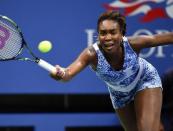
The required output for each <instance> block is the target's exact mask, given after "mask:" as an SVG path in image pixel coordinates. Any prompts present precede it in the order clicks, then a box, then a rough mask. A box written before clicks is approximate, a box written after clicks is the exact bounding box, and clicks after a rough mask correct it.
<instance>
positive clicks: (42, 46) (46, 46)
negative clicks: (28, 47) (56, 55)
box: [38, 40, 52, 53]
mask: <svg viewBox="0 0 173 131" xmlns="http://www.w3.org/2000/svg"><path fill="white" fill-rule="evenodd" d="M51 49H52V43H51V42H50V41H48V40H44V41H41V42H40V43H39V44H38V50H39V51H40V52H42V53H47V52H49V51H50V50H51Z"/></svg>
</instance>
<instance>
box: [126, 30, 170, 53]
mask: <svg viewBox="0 0 173 131" xmlns="http://www.w3.org/2000/svg"><path fill="white" fill-rule="evenodd" d="M128 40H129V42H130V44H131V46H132V48H133V49H134V50H135V51H136V52H139V51H140V50H141V49H143V48H149V47H156V46H162V45H167V44H173V33H172V32H170V33H163V34H157V35H152V36H146V35H141V36H136V37H128Z"/></svg>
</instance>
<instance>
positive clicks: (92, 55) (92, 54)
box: [79, 46, 97, 63]
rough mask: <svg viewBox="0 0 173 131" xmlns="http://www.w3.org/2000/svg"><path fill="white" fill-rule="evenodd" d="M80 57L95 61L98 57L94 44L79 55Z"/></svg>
mask: <svg viewBox="0 0 173 131" xmlns="http://www.w3.org/2000/svg"><path fill="white" fill-rule="evenodd" d="M79 58H80V59H83V60H85V61H88V63H93V61H95V60H96V58H97V53H96V51H95V49H94V47H93V46H89V47H86V48H85V49H84V50H83V51H82V53H81V54H80V56H79Z"/></svg>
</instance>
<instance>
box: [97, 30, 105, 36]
mask: <svg viewBox="0 0 173 131" xmlns="http://www.w3.org/2000/svg"><path fill="white" fill-rule="evenodd" d="M106 34H107V32H106V31H105V30H101V31H100V32H99V35H100V36H105V35H106Z"/></svg>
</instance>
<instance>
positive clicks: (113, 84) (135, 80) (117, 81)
mask: <svg viewBox="0 0 173 131" xmlns="http://www.w3.org/2000/svg"><path fill="white" fill-rule="evenodd" d="M93 47H94V49H95V51H96V53H97V57H98V62H97V68H96V75H97V76H98V77H99V78H100V79H102V80H103V81H104V82H105V83H106V85H107V86H108V89H109V92H110V98H111V100H112V104H113V107H114V108H115V109H117V108H121V107H124V106H125V105H126V104H128V103H129V102H130V101H132V100H133V99H134V96H135V94H136V92H138V91H140V90H143V89H145V88H155V87H162V84H161V80H160V77H159V75H158V73H157V70H156V69H155V68H154V67H153V66H152V65H151V64H150V63H148V62H147V61H146V60H144V59H143V58H140V57H138V55H137V54H136V53H135V52H134V51H133V49H132V48H131V46H130V44H129V42H128V40H127V38H126V37H123V47H124V64H123V68H122V69H121V70H118V71H117V70H115V69H113V68H112V67H111V65H110V64H109V63H108V61H107V60H106V58H105V57H104V55H103V53H102V52H101V50H100V49H99V47H98V43H95V44H94V45H93Z"/></svg>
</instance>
